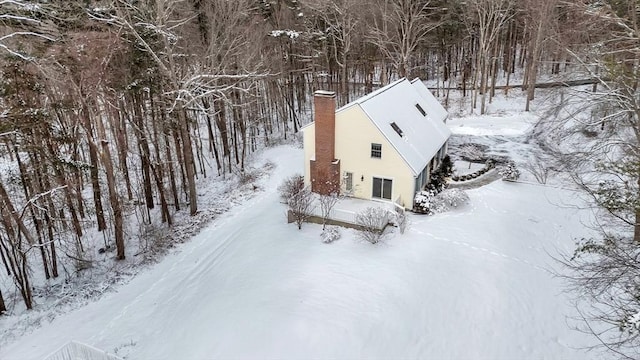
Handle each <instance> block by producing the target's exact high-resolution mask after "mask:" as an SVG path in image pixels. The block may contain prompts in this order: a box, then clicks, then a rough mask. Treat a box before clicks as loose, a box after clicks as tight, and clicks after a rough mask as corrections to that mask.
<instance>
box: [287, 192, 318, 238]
mask: <svg viewBox="0 0 640 360" xmlns="http://www.w3.org/2000/svg"><path fill="white" fill-rule="evenodd" d="M287 205H288V206H289V213H290V214H291V216H292V217H293V220H294V221H295V223H296V225H298V230H300V229H302V223H304V222H305V221H307V219H308V218H309V217H310V216H311V211H313V208H314V205H313V193H312V192H311V190H310V189H309V188H307V187H305V188H304V189H302V190H300V191H299V192H298V193H296V194H295V195H293V196H292V197H291V198H289V200H288V201H287Z"/></svg>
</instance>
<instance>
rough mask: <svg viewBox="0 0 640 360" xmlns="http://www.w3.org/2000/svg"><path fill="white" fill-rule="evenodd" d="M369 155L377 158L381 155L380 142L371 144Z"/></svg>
mask: <svg viewBox="0 0 640 360" xmlns="http://www.w3.org/2000/svg"><path fill="white" fill-rule="evenodd" d="M371 157H372V158H378V159H380V158H381V157H382V144H371Z"/></svg>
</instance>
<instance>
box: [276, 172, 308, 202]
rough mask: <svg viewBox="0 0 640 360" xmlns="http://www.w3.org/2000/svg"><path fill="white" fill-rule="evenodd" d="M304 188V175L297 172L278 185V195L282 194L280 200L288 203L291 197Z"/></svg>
mask: <svg viewBox="0 0 640 360" xmlns="http://www.w3.org/2000/svg"><path fill="white" fill-rule="evenodd" d="M302 189H304V177H303V176H302V175H300V174H295V175H291V176H289V177H288V178H286V179H284V181H283V182H282V184H280V186H278V195H280V200H281V201H282V202H283V203H285V204H286V203H287V202H289V199H291V198H292V197H293V196H295V195H296V194H297V193H299V192H300V191H301V190H302Z"/></svg>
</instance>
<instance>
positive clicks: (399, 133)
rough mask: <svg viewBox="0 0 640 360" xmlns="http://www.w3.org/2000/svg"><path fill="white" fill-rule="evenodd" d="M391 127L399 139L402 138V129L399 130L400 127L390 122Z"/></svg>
mask: <svg viewBox="0 0 640 360" xmlns="http://www.w3.org/2000/svg"><path fill="white" fill-rule="evenodd" d="M391 127H392V128H393V130H395V131H396V132H397V133H398V135H400V137H402V129H400V126H398V124H396V123H395V122H392V123H391Z"/></svg>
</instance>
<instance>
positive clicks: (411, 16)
mask: <svg viewBox="0 0 640 360" xmlns="http://www.w3.org/2000/svg"><path fill="white" fill-rule="evenodd" d="M372 10H373V12H374V17H373V24H371V25H372V27H371V35H370V36H369V41H370V42H371V43H373V44H374V45H375V46H376V47H377V48H378V50H379V51H380V52H382V54H383V55H384V57H385V58H386V59H388V60H389V61H391V62H392V63H393V66H394V67H395V70H396V73H397V74H398V76H399V77H409V76H410V75H411V73H412V70H413V68H412V66H413V64H414V62H413V60H414V59H413V57H414V55H416V50H417V49H418V47H419V46H420V45H421V44H422V43H423V42H424V41H425V39H426V36H427V34H429V33H430V32H431V31H433V30H434V29H436V28H437V27H438V26H440V25H441V22H440V21H433V20H432V19H431V18H430V17H429V15H430V14H432V13H433V12H435V11H436V10H437V8H435V7H432V6H431V1H425V0H384V1H383V2H382V4H381V6H380V7H374V8H373V9H372ZM383 81H384V80H383Z"/></svg>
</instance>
